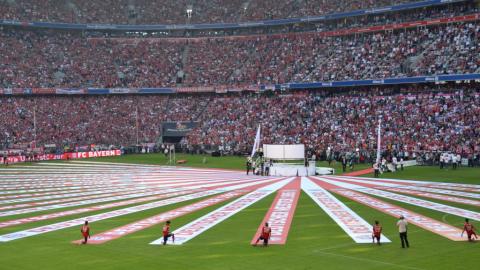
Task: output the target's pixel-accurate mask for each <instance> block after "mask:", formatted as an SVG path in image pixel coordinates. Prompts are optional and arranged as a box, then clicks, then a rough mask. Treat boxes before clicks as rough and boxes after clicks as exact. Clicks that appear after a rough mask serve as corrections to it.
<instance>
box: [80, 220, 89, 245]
mask: <svg viewBox="0 0 480 270" xmlns="http://www.w3.org/2000/svg"><path fill="white" fill-rule="evenodd" d="M80 232H81V233H82V236H83V239H84V240H83V242H82V244H86V243H87V241H88V238H90V227H89V226H88V221H85V224H83V226H82V228H81V229H80Z"/></svg>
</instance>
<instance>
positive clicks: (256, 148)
mask: <svg viewBox="0 0 480 270" xmlns="http://www.w3.org/2000/svg"><path fill="white" fill-rule="evenodd" d="M258 148H260V125H258V129H257V135H255V142H254V143H253V149H252V155H251V157H253V156H254V155H255V153H256V152H257V150H258Z"/></svg>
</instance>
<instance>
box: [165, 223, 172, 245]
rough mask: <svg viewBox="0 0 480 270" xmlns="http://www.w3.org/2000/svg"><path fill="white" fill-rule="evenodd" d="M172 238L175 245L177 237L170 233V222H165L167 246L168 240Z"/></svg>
mask: <svg viewBox="0 0 480 270" xmlns="http://www.w3.org/2000/svg"><path fill="white" fill-rule="evenodd" d="M169 237H172V242H174V243H175V235H174V234H173V233H170V220H168V221H167V222H165V226H163V244H164V245H166V244H167V241H168V238H169Z"/></svg>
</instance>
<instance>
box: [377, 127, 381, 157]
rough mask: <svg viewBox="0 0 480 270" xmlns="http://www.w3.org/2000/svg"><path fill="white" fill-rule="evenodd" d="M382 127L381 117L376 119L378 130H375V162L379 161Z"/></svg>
mask: <svg viewBox="0 0 480 270" xmlns="http://www.w3.org/2000/svg"><path fill="white" fill-rule="evenodd" d="M381 127H382V119H378V132H377V163H380V155H381V143H382V136H381V129H380V128H381Z"/></svg>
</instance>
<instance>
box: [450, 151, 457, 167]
mask: <svg viewBox="0 0 480 270" xmlns="http://www.w3.org/2000/svg"><path fill="white" fill-rule="evenodd" d="M451 157H452V168H453V169H454V170H456V169H457V155H455V154H452V155H451Z"/></svg>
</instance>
